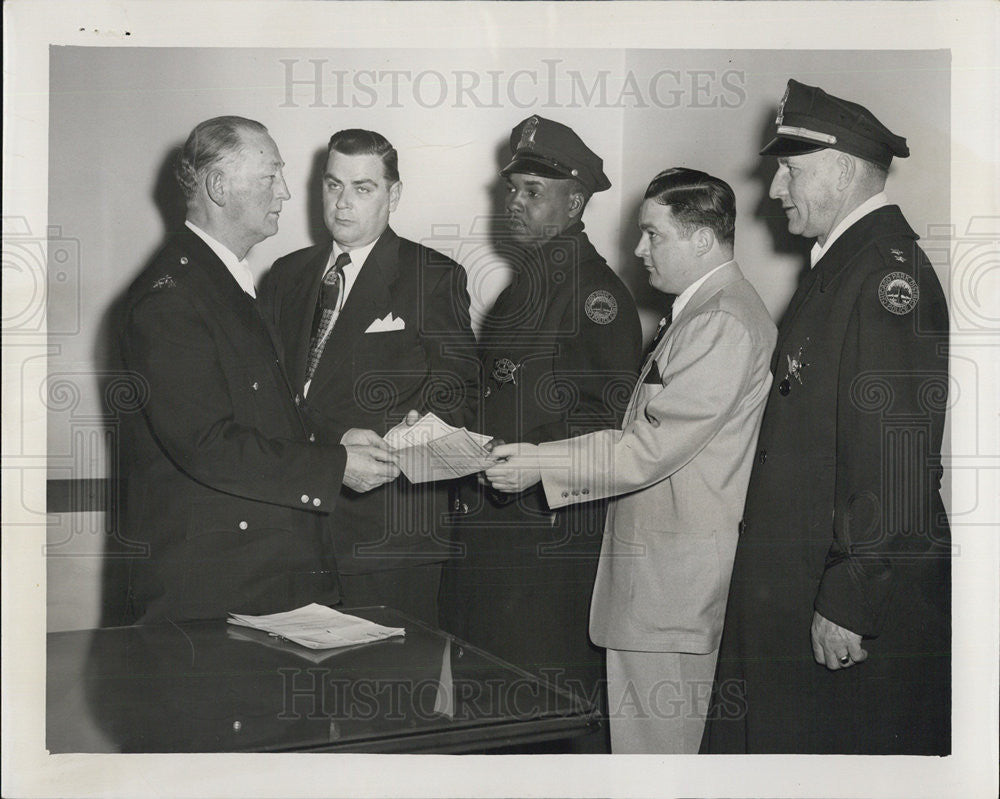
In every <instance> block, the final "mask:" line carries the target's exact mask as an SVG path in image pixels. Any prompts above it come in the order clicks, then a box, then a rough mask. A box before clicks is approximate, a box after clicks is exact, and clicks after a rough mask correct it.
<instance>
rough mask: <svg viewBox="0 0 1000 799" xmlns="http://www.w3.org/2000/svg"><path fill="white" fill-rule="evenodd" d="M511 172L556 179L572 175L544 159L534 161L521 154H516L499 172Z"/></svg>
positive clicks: (504, 173) (507, 173) (503, 173)
mask: <svg viewBox="0 0 1000 799" xmlns="http://www.w3.org/2000/svg"><path fill="white" fill-rule="evenodd" d="M512 172H519V173H521V174H524V175H537V176H538V177H541V178H556V179H557V180H568V179H570V178H572V177H573V176H572V175H570V174H569V173H567V172H564V171H561V170H559V169H556V168H555V167H554V166H552V164H548V163H546V162H545V161H536V160H535V159H534V158H527V157H525V156H523V155H519V156H517V158H515V159H514V160H513V161H511V162H510V163H509V164H507V166H505V167H504V168H503V169H501V170H500V174H501V175H504V176H507V175H509V174H511V173H512Z"/></svg>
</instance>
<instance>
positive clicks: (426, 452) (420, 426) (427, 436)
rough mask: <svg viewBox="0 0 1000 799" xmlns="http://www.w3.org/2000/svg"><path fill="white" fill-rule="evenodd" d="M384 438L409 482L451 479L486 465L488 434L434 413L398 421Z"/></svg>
mask: <svg viewBox="0 0 1000 799" xmlns="http://www.w3.org/2000/svg"><path fill="white" fill-rule="evenodd" d="M383 438H384V439H385V442H386V443H387V444H388V445H389V446H390V447H392V448H393V449H394V450H396V455H397V456H398V457H399V468H400V469H401V470H402V472H403V474H405V475H406V477H407V479H408V480H409V481H410V482H411V483H427V482H430V481H432V480H452V479H454V478H456V477H464V476H465V475H467V474H474V473H475V472H481V471H482V470H483V469H485V468H486V467H487V466H488V465H489V464H488V463H487V458H488V457H489V454H490V453H489V452H488V451H487V449H486V444H487V443H488V442H489V441H491V440H492V439H491V438H490V436H484V435H482V434H481V433H471V432H469V431H468V430H466V429H465V428H464V427H452V426H451V425H450V424H448V423H447V422H444V421H442V420H441V419H439V418H438V417H437V416H435V415H434V414H433V413H425V414H424V415H423V416H421V417H420V420H419V421H418V422H417V423H416V424H414V425H411V426H410V425H407V424H406V422H405V421H403V422H400V423H399V424H398V425H396V426H395V427H394V428H392V430H390V431H389V432H388V433H386V434H385V435H384V436H383Z"/></svg>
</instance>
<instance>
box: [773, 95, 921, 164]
mask: <svg viewBox="0 0 1000 799" xmlns="http://www.w3.org/2000/svg"><path fill="white" fill-rule="evenodd" d="M774 123H775V125H776V126H777V130H776V131H775V137H774V138H773V139H772V140H771V141H770V142H769V143H768V145H767V146H766V147H765V148H764V149H763V150H761V151H760V154H761V155H777V156H788V155H802V154H803V153H813V152H816V151H817V150H823V149H826V148H831V149H834V150H840V151H842V152H845V153H850V154H851V155H856V156H858V157H859V158H864V159H865V160H866V161H872V162H873V163H876V164H878V165H880V166H882V167H885V168H888V167H889V163H890V162H891V161H892V157H893V156H894V155H895V156H897V157H899V158H906V157H907V156H908V155H909V154H910V150H909V148H908V147H907V146H906V139H904V138H903V137H902V136H897V135H896V134H895V133H893V132H892V131H890V130H889V129H888V128H887V127H886V126H885V125H883V124H882V123H881V122H879V121H878V120H877V119H876V118H875V115H874V114H873V113H872V112H871V111H869V110H868V109H867V108H865V107H864V106H860V105H858V104H857V103H851V102H848V101H847V100H841V99H840V98H839V97H834V96H833V95H830V94H827V93H826V92H825V91H823V90H822V89H820V88H819V87H817V86H807V85H806V84H804V83H799V82H798V81H797V80H789V81H788V88H786V89H785V96H784V97H782V98H781V103H780V104H779V105H778V117H777V119H775V120H774Z"/></svg>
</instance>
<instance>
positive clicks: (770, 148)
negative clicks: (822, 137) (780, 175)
mask: <svg viewBox="0 0 1000 799" xmlns="http://www.w3.org/2000/svg"><path fill="white" fill-rule="evenodd" d="M825 149H826V147H824V146H823V145H822V144H816V142H814V141H809V140H808V139H797V138H792V137H790V136H776V137H775V138H773V139H771V141H769V142H768V143H767V146H766V147H765V148H764V149H763V150H761V151H760V154H761V155H776V156H779V157H780V156H783V155H805V154H806V153H816V152H819V151H820V150H825Z"/></svg>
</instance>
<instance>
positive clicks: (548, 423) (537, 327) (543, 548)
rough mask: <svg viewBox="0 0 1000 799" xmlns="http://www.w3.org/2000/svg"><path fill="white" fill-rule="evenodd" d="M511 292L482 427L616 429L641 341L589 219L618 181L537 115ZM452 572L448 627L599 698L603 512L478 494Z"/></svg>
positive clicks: (489, 346)
mask: <svg viewBox="0 0 1000 799" xmlns="http://www.w3.org/2000/svg"><path fill="white" fill-rule="evenodd" d="M510 149H511V154H512V158H511V161H510V163H508V164H507V165H506V166H505V167H504V168H503V169H502V170H501V171H500V175H501V176H502V178H503V179H504V180H505V181H506V186H507V199H506V203H505V210H506V218H505V221H506V224H507V229H508V234H509V237H508V238H505V239H504V240H503V241H501V242H500V243H499V247H500V249H501V250H502V251H503V252H504V254H505V255H506V256H507V257H509V259H510V261H511V263H512V266H513V269H514V278H513V281H512V282H511V284H510V285H509V286H507V288H506V289H504V291H503V292H502V293H501V294H500V296H499V297H498V298H497V300H496V303H495V305H494V307H493V309H492V311H491V312H490V313H489V314H488V316H487V318H486V320H485V321H484V324H483V328H482V332H481V335H480V342H479V359H480V366H481V370H482V373H481V379H482V392H481V408H480V422H479V424H480V429H481V431H482V432H483V433H486V434H489V435H492V436H494V437H495V438H497V439H501V440H504V441H527V442H531V443H536V444H537V443H541V442H543V441H553V440H558V439H564V438H568V437H570V436H575V435H580V434H582V433H588V432H591V431H593V430H601V429H604V428H606V427H611V426H618V425H620V423H621V417H622V414H623V412H624V409H625V405H626V403H627V401H628V397H629V393H630V390H631V388H632V386H633V385H634V383H635V377H636V374H637V372H638V366H639V359H640V354H641V343H642V342H641V339H642V331H641V328H640V326H639V318H638V314H637V313H636V308H635V303H634V301H633V299H632V297H631V295H630V294H629V291H628V289H627V288H626V287H625V285H624V284H623V283H622V281H621V280H620V279H619V278H618V276H617V275H616V274H615V273H614V271H612V269H611V268H610V267H609V266H608V264H607V262H606V261H605V260H604V258H602V257H601V255H600V254H599V253H598V252H597V250H595V249H594V246H593V245H592V244H591V243H590V240H589V239H588V238H587V234H586V233H585V232H584V227H583V221H582V215H583V211H584V208H585V207H586V206H587V203H588V201H589V200H590V197H591V195H592V194H593V193H594V192H599V191H605V190H606V189H608V188H610V187H611V182H610V180H608V178H607V176H606V175H605V174H604V169H603V161H602V160H601V158H600V157H598V156H597V155H596V154H595V153H593V152H592V151H591V150H590V148H589V147H587V145H586V144H584V143H583V141H582V140H581V139H580V137H579V136H577V134H576V133H575V132H574V131H573V130H572V129H571V128H569V127H567V126H565V125H562V124H560V123H558V122H553V121H551V120H548V119H544V118H542V117H539V116H531V117H529V118H527V119H525V120H523V121H522V122H521V123H520V124H519V125H517V127H515V128H514V130H513V131H512V133H511V137H510ZM480 488H481V490H480V491H479V493H478V494H477V496H476V498H475V499H474V500H473V499H471V498H470V501H469V502H468V504H469V506H470V507H469V511H468V514H467V515H466V516H465V519H464V522H463V524H462V525H461V526H460V527H459V529H458V530H457V531H456V540H458V541H459V542H460V543H461V544H462V545H463V550H464V551H463V554H461V555H459V556H457V557H456V558H454V559H453V560H452V561H451V562H449V563H448V564H447V565H446V566H445V574H444V578H443V583H442V594H441V604H442V626H443V627H444V628H445V629H446V630H448V631H449V632H452V633H454V634H456V635H457V636H458V637H460V638H463V639H465V640H467V641H469V642H470V643H473V644H476V645H480V646H482V647H483V648H485V649H487V650H489V651H490V652H492V653H495V654H497V655H499V656H500V657H502V658H504V659H505V660H508V661H510V662H512V663H514V664H516V665H518V666H521V667H522V668H524V669H527V670H528V671H531V672H533V673H536V674H543V675H546V676H548V677H549V679H552V680H554V681H556V682H557V683H560V684H562V685H563V687H567V688H570V689H571V690H574V691H575V692H579V693H581V694H582V695H583V696H584V698H586V699H588V700H595V701H596V700H597V698H598V697H599V696H600V695H601V694H602V693H603V688H602V687H601V685H600V681H601V678H602V675H603V662H602V661H603V653H602V652H601V650H599V649H597V648H596V647H595V646H593V644H591V643H590V641H589V639H588V635H587V626H588V613H589V603H590V596H591V591H592V589H593V584H594V574H595V570H596V564H597V556H598V554H599V552H600V545H601V536H602V532H603V527H604V517H605V511H606V503H597V502H594V503H586V504H583V505H580V506H574V507H572V508H566V509H562V510H559V511H552V510H551V509H550V508H549V507H548V505H547V503H546V501H545V495H544V493H543V491H542V490H541V487H540V486H537V485H536V486H534V487H533V488H531V489H529V490H527V491H525V492H523V493H521V494H518V495H514V496H513V497H509V496H507V495H503V494H501V493H499V492H496V491H493V490H492V489H490V488H489V486H481V487H480Z"/></svg>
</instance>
